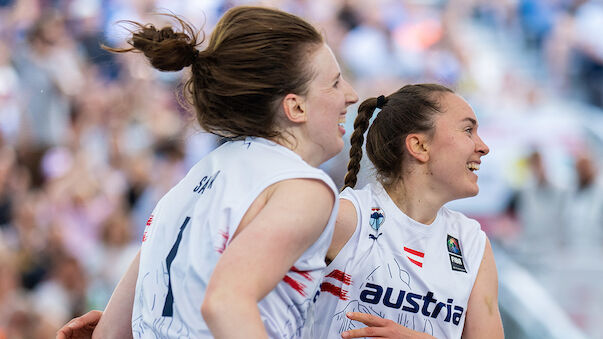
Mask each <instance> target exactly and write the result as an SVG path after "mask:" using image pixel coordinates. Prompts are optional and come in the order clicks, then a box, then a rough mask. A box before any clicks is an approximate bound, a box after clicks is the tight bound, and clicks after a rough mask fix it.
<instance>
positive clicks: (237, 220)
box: [226, 171, 338, 246]
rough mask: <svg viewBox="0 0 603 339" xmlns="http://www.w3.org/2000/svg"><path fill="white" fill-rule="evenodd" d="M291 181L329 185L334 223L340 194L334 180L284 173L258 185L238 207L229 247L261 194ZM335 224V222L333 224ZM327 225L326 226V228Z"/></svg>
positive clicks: (314, 175) (322, 176)
mask: <svg viewBox="0 0 603 339" xmlns="http://www.w3.org/2000/svg"><path fill="white" fill-rule="evenodd" d="M290 179H315V180H318V181H321V182H322V183H324V184H325V185H327V186H328V187H329V188H330V189H331V191H332V192H333V194H334V197H335V199H334V202H333V208H332V209H331V216H330V217H329V223H331V221H334V215H333V212H335V217H336V212H337V211H336V210H335V208H336V207H337V206H338V200H337V199H338V193H337V189H336V188H335V184H334V183H332V180H331V178H330V177H329V176H327V175H326V174H322V173H315V172H310V171H308V172H302V173H300V172H295V173H283V174H280V175H277V176H275V177H272V178H270V179H269V180H266V181H265V182H263V183H262V184H261V185H258V186H257V187H256V188H255V189H254V190H253V191H252V192H251V193H250V194H249V195H248V196H247V198H246V199H244V200H243V202H242V203H241V204H240V205H239V206H237V207H236V210H238V211H240V212H239V214H238V215H236V216H235V217H233V220H232V225H231V227H230V228H229V232H228V233H229V239H228V242H227V245H226V246H228V245H230V242H231V241H232V238H233V236H232V235H233V234H235V233H236V231H237V229H238V228H239V225H240V223H241V220H243V216H244V215H245V213H247V210H249V207H251V205H252V204H253V202H254V201H255V199H257V198H258V197H259V196H260V194H261V193H262V192H263V191H264V190H265V189H266V188H268V187H269V186H271V185H274V184H276V183H279V182H281V181H285V180H290ZM333 224H334V222H333ZM326 226H327V225H325V227H326Z"/></svg>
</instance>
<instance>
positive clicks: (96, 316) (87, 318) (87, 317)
mask: <svg viewBox="0 0 603 339" xmlns="http://www.w3.org/2000/svg"><path fill="white" fill-rule="evenodd" d="M102 314H103V312H101V311H97V310H92V311H90V312H88V313H86V314H84V315H83V316H81V317H79V318H77V319H80V320H81V321H82V323H83V324H85V325H88V326H93V327H94V326H96V324H98V321H99V320H100V318H101V315H102Z"/></svg>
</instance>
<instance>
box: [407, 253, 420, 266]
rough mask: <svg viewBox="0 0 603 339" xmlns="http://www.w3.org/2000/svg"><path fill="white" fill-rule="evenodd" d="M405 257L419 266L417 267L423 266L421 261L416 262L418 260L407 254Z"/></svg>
mask: <svg viewBox="0 0 603 339" xmlns="http://www.w3.org/2000/svg"><path fill="white" fill-rule="evenodd" d="M406 257H407V258H408V260H410V262H411V263H413V264H415V265H417V266H419V267H423V263H422V262H418V261H416V260H414V259H412V258H411V257H409V256H406Z"/></svg>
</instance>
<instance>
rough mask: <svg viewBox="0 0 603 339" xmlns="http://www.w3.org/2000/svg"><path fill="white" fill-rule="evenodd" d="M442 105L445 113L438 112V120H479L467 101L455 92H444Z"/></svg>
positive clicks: (454, 121)
mask: <svg viewBox="0 0 603 339" xmlns="http://www.w3.org/2000/svg"><path fill="white" fill-rule="evenodd" d="M440 106H441V111H442V113H443V114H438V115H437V117H436V120H443V121H447V122H450V123H460V122H463V121H467V120H468V119H471V120H473V121H477V118H476V117H475V112H473V109H472V108H471V106H469V104H468V103H467V101H465V99H463V98H461V97H460V96H458V95H456V94H454V93H444V94H443V95H442V96H441V97H440Z"/></svg>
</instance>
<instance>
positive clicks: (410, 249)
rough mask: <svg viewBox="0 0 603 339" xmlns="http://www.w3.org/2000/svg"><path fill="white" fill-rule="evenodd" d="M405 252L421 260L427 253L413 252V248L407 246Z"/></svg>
mask: <svg viewBox="0 0 603 339" xmlns="http://www.w3.org/2000/svg"><path fill="white" fill-rule="evenodd" d="M404 250H405V251H406V252H408V253H410V254H414V255H416V256H419V257H421V258H423V257H424V256H425V253H423V252H419V251H416V250H413V249H412V248H408V247H406V246H404Z"/></svg>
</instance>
